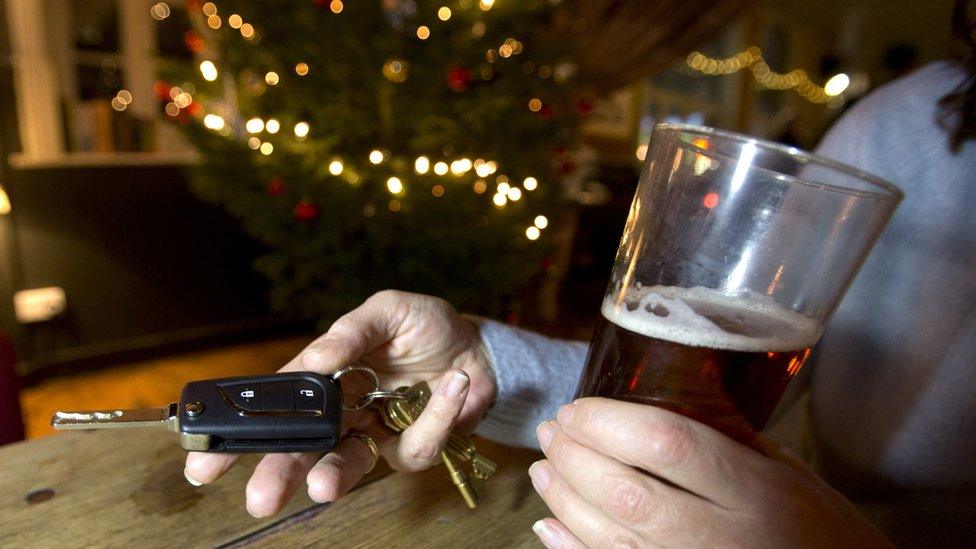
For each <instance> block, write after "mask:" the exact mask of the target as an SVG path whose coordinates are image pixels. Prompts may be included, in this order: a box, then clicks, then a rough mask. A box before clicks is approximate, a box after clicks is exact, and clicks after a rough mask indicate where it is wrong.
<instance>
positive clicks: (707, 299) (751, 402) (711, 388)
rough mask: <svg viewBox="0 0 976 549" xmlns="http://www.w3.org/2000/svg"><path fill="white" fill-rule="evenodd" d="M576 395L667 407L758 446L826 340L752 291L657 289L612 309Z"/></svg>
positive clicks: (625, 298) (619, 297)
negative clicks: (758, 434) (787, 391)
mask: <svg viewBox="0 0 976 549" xmlns="http://www.w3.org/2000/svg"><path fill="white" fill-rule="evenodd" d="M601 312H602V318H601V319H600V321H599V323H598V325H597V328H596V333H595V334H594V336H593V342H592V343H591V344H590V352H589V356H588V358H587V364H586V368H585V370H584V373H583V377H582V378H581V380H580V385H579V388H578V389H577V396H604V397H611V398H617V399H622V400H629V401H633V402H639V403H644V404H653V405H655V406H661V407H664V408H667V409H670V410H672V411H675V412H677V413H680V414H682V415H685V416H688V417H691V418H694V419H696V420H698V421H701V422H702V423H705V424H708V425H711V426H712V427H715V428H716V429H718V430H720V431H722V432H724V433H726V434H727V435H729V436H731V437H733V438H735V439H737V440H739V441H740V442H744V443H746V444H750V443H751V442H752V441H753V440H754V434H755V432H757V431H760V430H761V429H762V428H763V426H765V424H766V421H767V420H768V419H769V416H770V415H771V414H772V412H773V409H774V408H775V407H776V403H777V402H778V401H779V399H780V397H781V396H782V394H783V391H784V390H785V389H786V386H787V384H788V383H789V381H790V379H792V378H793V376H795V375H796V373H797V372H798V371H799V370H800V367H801V366H803V363H804V361H805V360H806V359H807V357H808V356H809V355H810V347H811V346H812V345H813V344H814V343H815V342H816V341H817V338H818V337H819V335H820V328H819V326H818V323H817V322H816V321H815V320H814V319H812V318H809V317H807V316H804V315H802V314H800V313H797V312H795V311H791V310H788V309H785V308H783V307H782V306H780V305H778V304H777V303H775V302H774V301H773V300H772V298H771V297H769V296H767V295H764V294H756V293H753V292H745V293H737V294H735V295H729V294H725V293H722V292H720V291H718V290H712V289H708V288H701V287H696V288H676V287H662V286H655V287H652V288H646V287H645V288H632V289H630V290H629V291H626V292H624V291H620V292H614V294H613V295H611V296H610V297H608V298H607V299H606V300H604V303H603V307H602V311H601Z"/></svg>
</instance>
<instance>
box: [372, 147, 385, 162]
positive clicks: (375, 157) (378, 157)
mask: <svg viewBox="0 0 976 549" xmlns="http://www.w3.org/2000/svg"><path fill="white" fill-rule="evenodd" d="M382 161H383V152H382V151H380V150H377V149H373V150H371V151H370V152H369V162H370V163H371V164H379V163H380V162H382Z"/></svg>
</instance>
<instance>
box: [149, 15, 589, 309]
mask: <svg viewBox="0 0 976 549" xmlns="http://www.w3.org/2000/svg"><path fill="white" fill-rule="evenodd" d="M173 17H178V15H177V14H176V13H174V14H173ZM185 17H187V18H188V21H189V26H188V27H187V28H188V29H189V30H187V31H186V33H185V35H184V41H185V45H186V47H187V48H188V49H189V50H190V51H191V52H192V53H193V61H192V66H190V65H191V64H188V63H186V62H173V63H171V64H170V65H169V66H168V67H167V68H166V70H164V72H163V80H161V81H160V82H159V83H157V93H158V95H159V97H160V106H161V108H163V109H164V110H165V112H166V114H167V115H168V116H169V117H170V118H171V119H172V120H173V121H174V122H175V123H178V124H180V126H181V127H182V128H183V130H184V133H185V135H186V136H188V138H189V139H190V140H191V141H192V143H193V144H194V145H195V146H196V147H197V148H198V150H199V151H200V152H201V154H202V156H203V162H202V164H201V166H200V167H199V168H198V169H196V170H195V171H194V173H193V178H192V180H193V187H194V189H195V191H196V192H198V194H199V195H200V196H201V197H203V198H204V199H206V200H209V201H212V202H214V203H217V204H220V205H222V206H223V207H225V208H226V209H227V210H228V211H229V212H231V213H232V214H233V215H235V216H237V217H238V218H240V220H241V221H242V224H243V227H244V228H245V230H246V231H247V232H248V233H250V234H251V235H253V236H254V237H256V238H257V239H259V240H260V241H261V242H262V243H263V244H264V245H265V246H266V249H267V253H266V254H265V255H263V256H262V257H260V258H259V259H258V260H257V261H256V267H257V269H259V270H260V272H261V273H263V274H264V275H265V276H267V277H268V278H269V279H270V281H271V282H272V287H273V291H272V296H271V297H272V302H273V303H274V304H275V305H276V306H278V307H281V308H286V309H294V310H296V311H298V312H300V313H301V314H303V315H305V316H307V317H312V318H320V319H324V320H328V319H330V318H334V316H335V315H336V314H338V313H341V312H342V311H344V310H346V309H348V308H350V307H352V306H355V305H356V304H358V303H359V302H360V301H361V300H362V299H364V298H365V297H366V296H368V295H369V294H370V293H372V292H374V291H377V290H380V289H383V288H398V289H404V290H411V291H419V292H426V293H432V294H437V295H441V296H444V297H445V298H447V299H448V300H450V301H452V302H453V303H454V304H455V305H456V306H458V307H462V308H465V309H467V310H473V311H479V312H483V313H487V314H496V315H500V314H508V313H511V312H513V311H517V308H518V303H519V297H520V296H521V295H522V293H523V292H524V291H525V288H526V287H527V286H528V285H529V284H530V282H531V281H532V280H533V277H536V276H539V275H540V274H541V273H542V272H543V271H544V269H543V266H544V264H545V257H546V254H547V253H548V252H547V250H548V248H549V246H550V244H549V243H548V242H547V239H546V235H547V230H546V229H547V226H548V224H549V219H554V216H553V213H554V212H555V211H557V209H558V208H560V207H561V205H560V194H561V193H560V184H559V178H560V177H562V176H564V175H565V174H566V173H568V172H571V171H572V170H573V169H574V167H573V163H572V153H571V152H570V151H572V150H573V147H574V136H575V133H576V128H577V122H578V118H579V115H580V113H581V112H585V111H586V110H587V104H586V102H585V101H581V100H580V99H579V97H578V95H577V94H576V93H574V85H573V82H574V73H575V65H574V63H573V62H572V61H571V52H570V51H569V50H568V45H567V42H568V41H567V40H565V39H563V38H561V36H560V33H558V32H556V31H555V30H553V29H555V26H556V22H557V20H558V19H559V17H560V12H559V6H555V5H554V4H553V3H551V2H545V1H523V0H498V1H494V2H493V1H492V0H481V1H480V2H479V1H477V0H460V1H452V2H445V1H443V0H442V1H439V2H433V1H429V0H355V1H353V0H346V1H345V2H343V1H342V0H331V1H330V0H314V1H313V0H294V1H284V0H277V1H264V0H262V1H243V0H242V1H233V2H232V1H227V2H219V3H216V4H215V3H210V2H208V3H205V4H200V3H198V2H189V3H188V4H187V9H186V15H185ZM548 230H549V231H551V230H552V229H551V227H550V228H548Z"/></svg>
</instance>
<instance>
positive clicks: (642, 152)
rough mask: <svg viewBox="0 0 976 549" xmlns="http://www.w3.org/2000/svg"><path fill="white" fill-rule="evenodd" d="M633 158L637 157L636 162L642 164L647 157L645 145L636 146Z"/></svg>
mask: <svg viewBox="0 0 976 549" xmlns="http://www.w3.org/2000/svg"><path fill="white" fill-rule="evenodd" d="M634 156H636V157H637V160H640V161H641V162H643V161H644V158H646V157H647V145H646V144H645V145H638V146H637V151H636V152H635V153H634Z"/></svg>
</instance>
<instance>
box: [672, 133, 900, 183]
mask: <svg viewBox="0 0 976 549" xmlns="http://www.w3.org/2000/svg"><path fill="white" fill-rule="evenodd" d="M659 129H660V130H665V131H667V132H669V133H688V134H692V135H703V136H706V137H709V136H718V137H721V138H723V139H729V140H732V141H736V142H739V143H753V144H755V145H756V146H758V147H762V148H763V149H766V150H770V151H772V152H774V153H776V154H780V155H783V156H786V157H790V158H800V159H802V162H803V163H805V164H815V165H821V166H824V167H826V168H829V169H831V170H835V171H838V172H841V173H844V174H846V175H849V176H852V177H856V178H858V179H860V180H862V181H865V182H867V183H869V184H870V185H873V186H875V187H878V188H879V189H880V190H877V191H872V190H860V189H855V188H852V187H847V186H844V185H837V184H833V183H823V182H817V181H811V180H806V179H802V178H800V177H797V176H795V175H789V174H785V173H781V172H778V171H776V170H773V169H769V168H764V167H762V166H755V165H753V166H752V169H757V170H762V171H764V172H769V173H773V174H775V175H776V176H777V179H779V180H782V181H785V182H787V183H797V184H800V185H804V186H807V187H815V188H818V189H823V190H828V191H834V192H839V193H843V194H848V195H855V196H862V197H870V198H880V199H887V200H894V201H895V202H899V201H901V200H902V199H903V198H904V197H905V192H904V191H902V190H901V188H899V187H898V186H897V185H895V184H894V183H892V182H890V181H888V180H886V179H883V178H881V177H878V176H876V175H874V174H871V173H868V172H866V171H864V170H861V169H858V168H855V167H854V166H851V165H848V164H844V163H843V162H838V161H836V160H832V159H830V158H827V157H825V156H821V155H819V154H814V153H811V152H808V151H805V150H803V149H800V148H797V147H792V146H789V145H783V144H781V143H776V142H774V141H769V140H766V139H760V138H758V137H751V136H748V135H744V134H740V133H736V132H731V131H728V130H720V129H718V128H711V127H708V126H698V125H694V124H673V123H666V122H665V123H659V124H655V125H654V131H655V132H656V131H658V130H659ZM682 145H685V146H688V147H690V148H692V149H693V150H695V151H699V152H702V153H704V154H706V155H709V156H710V155H717V156H722V157H725V158H729V159H730V160H735V159H734V158H732V157H728V156H726V155H723V154H721V153H716V152H715V151H710V150H708V149H705V148H702V147H699V146H698V145H695V144H694V143H682Z"/></svg>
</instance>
